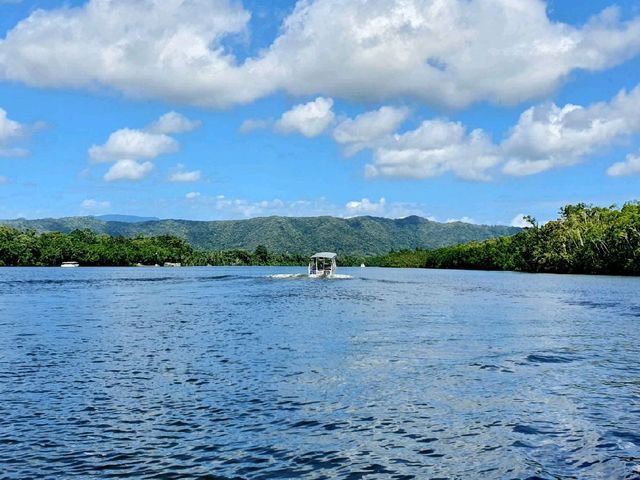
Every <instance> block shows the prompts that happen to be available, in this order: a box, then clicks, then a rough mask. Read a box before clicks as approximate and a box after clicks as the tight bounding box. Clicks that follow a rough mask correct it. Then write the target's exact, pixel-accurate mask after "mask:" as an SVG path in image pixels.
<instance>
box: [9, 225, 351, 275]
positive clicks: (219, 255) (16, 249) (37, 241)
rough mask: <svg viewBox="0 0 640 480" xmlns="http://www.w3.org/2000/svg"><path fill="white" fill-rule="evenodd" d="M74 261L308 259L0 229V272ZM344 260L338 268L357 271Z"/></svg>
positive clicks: (155, 240) (176, 242) (164, 241)
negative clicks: (6, 268)
mask: <svg viewBox="0 0 640 480" xmlns="http://www.w3.org/2000/svg"><path fill="white" fill-rule="evenodd" d="M65 261H76V262H78V263H80V264H81V265H83V266H127V265H137V264H142V265H155V264H159V265H162V264H164V263H165V262H172V263H182V264H183V265H306V264H307V262H308V255H302V254H280V253H271V252H269V251H268V250H267V248H266V247H265V246H263V245H259V246H258V247H257V248H256V249H255V250H254V251H253V252H248V251H245V250H239V249H236V250H225V251H209V252H205V251H196V250H194V249H193V247H191V246H190V245H189V244H188V243H187V242H186V241H185V240H183V239H181V238H178V237H174V236H170V235H161V236H156V237H146V236H143V235H137V236H135V237H133V238H127V237H112V236H109V235H101V234H97V233H95V232H93V231H91V230H87V229H84V230H74V231H73V232H71V233H68V234H65V233H60V232H47V233H37V232H36V231H34V230H26V231H22V230H18V229H15V228H11V227H7V226H2V225H0V266H57V265H60V264H61V263H62V262H65ZM361 261H362V259H361V258H356V257H349V256H345V257H342V258H341V265H359V262H361Z"/></svg>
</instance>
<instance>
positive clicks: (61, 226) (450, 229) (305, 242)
mask: <svg viewBox="0 0 640 480" xmlns="http://www.w3.org/2000/svg"><path fill="white" fill-rule="evenodd" d="M0 223H4V224H6V225H9V226H12V227H14V228H18V229H21V230H25V229H32V230H36V231H38V232H56V231H57V232H64V233H68V232H71V231H73V230H76V229H85V228H88V229H91V230H93V231H95V232H97V233H105V234H108V235H115V236H126V237H132V236H135V235H137V234H144V235H152V236H158V235H175V236H178V237H181V238H184V239H185V240H187V241H188V242H189V243H190V244H191V245H192V246H193V247H194V248H195V249H198V250H229V249H244V250H249V251H253V250H254V249H255V248H256V247H257V246H258V245H264V246H266V247H267V249H268V250H269V251H276V252H290V253H302V254H308V253H310V252H315V251H321V250H331V251H335V252H338V253H340V254H343V255H344V254H348V255H381V254H384V253H387V252H389V251H390V250H399V249H415V248H427V249H432V248H439V247H443V246H448V245H456V244H459V243H465V242H470V241H479V240H485V239H489V238H495V237H500V236H505V235H513V234H515V233H517V232H518V231H519V229H518V228H514V227H506V226H499V225H473V224H469V223H461V222H454V223H438V222H433V221H430V220H427V219H424V218H421V217H416V216H411V217H407V218H402V219H389V218H378V217H355V218H347V219H345V218H336V217H302V218H298V217H263V218H252V219H248V220H229V221H210V222H204V221H190V220H157V221H148V222H140V223H128V222H114V221H105V220H101V219H99V218H96V217H67V218H60V219H40V220H24V219H18V220H3V221H0Z"/></svg>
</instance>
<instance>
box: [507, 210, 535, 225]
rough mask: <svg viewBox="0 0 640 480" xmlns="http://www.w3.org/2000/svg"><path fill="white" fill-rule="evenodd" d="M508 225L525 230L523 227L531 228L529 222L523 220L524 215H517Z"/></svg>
mask: <svg viewBox="0 0 640 480" xmlns="http://www.w3.org/2000/svg"><path fill="white" fill-rule="evenodd" d="M510 225H511V226H512V227H519V228H525V227H530V226H531V225H530V224H529V222H528V221H526V220H525V219H524V213H519V214H518V215H516V216H515V217H513V218H512V219H511V223H510Z"/></svg>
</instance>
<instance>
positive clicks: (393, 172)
mask: <svg viewBox="0 0 640 480" xmlns="http://www.w3.org/2000/svg"><path fill="white" fill-rule="evenodd" d="M383 108H384V107H383ZM638 111H640V86H637V87H636V88H634V89H633V90H631V91H630V92H626V91H624V90H623V91H621V92H619V93H618V94H617V95H616V96H615V97H614V98H613V99H611V100H610V101H608V102H599V103H595V104H593V105H589V106H586V107H583V106H580V105H572V104H569V105H565V106H563V107H558V106H557V105H555V104H542V105H538V106H534V107H531V108H529V109H528V110H526V111H525V112H523V113H522V115H521V116H520V118H519V120H518V123H517V124H516V125H514V126H513V127H512V128H511V129H510V130H509V131H508V132H507V134H506V135H505V138H504V139H503V140H502V142H500V143H495V142H493V141H492V139H491V138H490V137H489V135H488V134H487V133H486V132H485V131H484V130H482V129H476V130H473V131H471V132H467V129H466V128H465V126H464V125H463V124H462V123H460V122H452V121H448V120H442V119H436V120H427V121H423V122H422V124H420V125H419V126H418V127H417V128H416V129H414V130H410V131H407V132H404V133H400V134H398V133H397V134H393V135H390V134H389V133H388V128H387V126H388V125H391V123H393V122H388V124H387V125H386V126H385V127H384V128H382V127H380V129H379V130H378V131H375V129H374V128H371V129H367V128H366V127H363V128H362V129H361V132H366V134H365V133H363V134H362V135H358V134H355V133H353V132H354V131H356V130H358V129H357V128H355V127H356V126H362V125H363V124H365V122H360V120H361V119H362V118H367V116H369V115H370V114H375V113H376V112H367V113H365V114H362V115H360V116H359V117H356V118H355V119H349V120H345V121H344V122H342V123H341V124H340V125H339V126H338V127H337V128H336V131H335V133H334V139H335V140H336V141H337V142H338V143H342V144H343V145H347V147H348V148H349V147H353V148H354V149H355V151H357V150H359V149H361V148H368V149H370V150H371V151H372V155H373V161H372V162H371V163H370V164H368V165H366V166H365V176H366V177H368V178H374V177H400V178H412V179H423V178H431V177H436V176H440V175H443V174H446V173H452V174H454V175H455V176H457V177H459V178H463V179H466V180H480V181H486V180H490V179H491V178H492V177H493V176H494V175H495V173H496V172H497V171H498V170H499V169H500V168H501V170H502V173H504V174H506V175H514V176H524V175H534V174H537V173H541V172H543V171H546V170H549V169H552V168H558V167H562V166H567V165H573V164H576V163H579V162H581V161H583V160H585V159H586V158H587V157H589V156H590V155H593V154H595V153H597V152H598V151H599V150H601V149H603V148H605V147H608V146H611V145H614V144H615V143H616V142H620V141H621V140H624V139H625V138H627V137H629V136H630V135H633V134H635V133H638V132H640V116H639V115H638V114H637V112H638ZM373 117H375V115H373ZM368 120H370V118H367V122H366V123H368ZM401 121H402V120H401V116H398V120H397V122H401ZM341 125H345V126H346V128H345V129H342V128H341ZM374 125H375V123H374ZM347 132H348V133H347ZM350 142H351V143H350ZM627 163H628V164H629V165H627V164H625V166H624V167H623V165H622V164H620V163H619V164H616V165H615V166H612V167H611V168H610V169H609V175H616V174H617V175H621V174H623V173H622V172H626V171H629V169H630V168H632V164H633V161H628V162H627Z"/></svg>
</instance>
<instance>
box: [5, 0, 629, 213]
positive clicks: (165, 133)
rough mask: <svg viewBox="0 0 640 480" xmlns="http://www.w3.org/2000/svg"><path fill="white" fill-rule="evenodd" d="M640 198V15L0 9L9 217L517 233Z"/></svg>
mask: <svg viewBox="0 0 640 480" xmlns="http://www.w3.org/2000/svg"><path fill="white" fill-rule="evenodd" d="M639 180H640V2H638V1H620V2H617V3H615V4H614V3H611V2H610V1H604V0H590V1H589V2H574V1H570V0H550V1H547V2H544V1H540V0H299V1H297V2H296V1H294V0H274V1H271V2H264V1H260V0H245V1H240V0H135V1H132V0H89V1H77V0H72V1H68V0H67V1H58V0H0V218H4V219H8V218H18V217H25V218H44V217H63V216H75V215H101V214H108V213H118V214H129V215H141V216H155V217H160V218H184V219H194V220H217V219H242V218H250V217H257V216H269V215H289V216H316V215H335V216H342V217H352V216H357V215H374V216H384V217H393V218H400V217H405V216H408V215H421V216H424V217H427V218H430V219H434V220H437V221H457V220H462V221H468V222H472V223H487V224H513V225H522V215H532V216H534V217H536V218H537V219H538V220H539V221H542V222H544V221H547V220H550V219H553V218H555V217H556V216H557V213H558V210H559V209H560V207H562V206H563V205H566V204H569V203H577V202H585V203H591V204H596V205H605V206H608V205H611V204H618V205H621V204H623V203H624V202H626V201H632V200H636V199H637V198H638V186H639V185H640V182H639Z"/></svg>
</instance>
